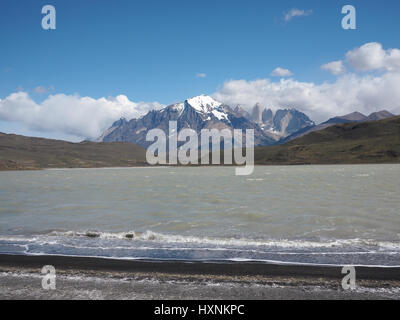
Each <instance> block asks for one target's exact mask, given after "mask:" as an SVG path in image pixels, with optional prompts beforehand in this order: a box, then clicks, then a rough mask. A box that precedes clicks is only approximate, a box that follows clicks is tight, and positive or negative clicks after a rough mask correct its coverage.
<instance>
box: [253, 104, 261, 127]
mask: <svg viewBox="0 0 400 320" xmlns="http://www.w3.org/2000/svg"><path fill="white" fill-rule="evenodd" d="M251 120H253V121H254V122H255V123H262V109H261V105H260V104H259V103H257V104H256V105H255V106H254V107H253V110H252V112H251Z"/></svg>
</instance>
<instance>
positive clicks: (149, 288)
mask: <svg viewBox="0 0 400 320" xmlns="http://www.w3.org/2000/svg"><path fill="white" fill-rule="evenodd" d="M44 265H53V266H54V267H55V269H56V272H57V273H56V274H57V282H56V290H44V289H42V286H41V281H42V277H43V275H42V274H41V268H42V267H43V266H44ZM356 272H357V281H356V284H357V287H356V289H355V290H343V289H342V286H341V281H342V278H343V276H344V275H342V274H341V267H336V266H335V267H328V266H327V267H325V266H301V265H273V264H265V263H256V262H252V263H245V262H243V263H242V262H235V263H226V262H223V263H222V262H221V263H218V262H212V263H211V262H203V263H202V262H178V261H127V260H115V259H102V258H85V257H65V256H20V255H0V299H139V300H140V299H162V300H173V299H195V300H196V299H228V300H229V299H230V300H236V299H245V300H246V299H273V300H275V299H340V300H351V299H400V268H380V267H356Z"/></svg>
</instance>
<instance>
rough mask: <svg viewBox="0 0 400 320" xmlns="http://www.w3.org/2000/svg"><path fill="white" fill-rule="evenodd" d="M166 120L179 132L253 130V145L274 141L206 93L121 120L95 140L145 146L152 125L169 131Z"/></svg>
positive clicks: (252, 123)
mask: <svg viewBox="0 0 400 320" xmlns="http://www.w3.org/2000/svg"><path fill="white" fill-rule="evenodd" d="M169 121H177V125H178V128H177V129H178V131H180V130H182V129H184V128H191V129H194V130H195V131H196V132H198V133H199V134H200V132H201V130H202V129H214V128H215V129H219V130H221V129H230V130H233V129H242V130H245V129H254V143H255V145H256V146H262V145H271V144H273V143H275V140H274V139H272V138H271V137H270V136H268V135H267V134H266V133H265V132H264V130H263V129H262V128H261V127H260V126H259V125H258V124H257V123H254V122H253V121H251V120H249V119H247V118H245V117H244V116H243V115H242V114H241V113H240V112H236V111H235V110H233V109H232V108H231V107H229V106H227V105H224V104H222V103H220V102H218V101H215V100H214V99H213V98H211V97H209V96H206V95H201V96H197V97H193V98H190V99H187V100H185V101H184V102H180V103H176V104H173V105H170V106H168V107H166V108H164V109H162V110H153V111H150V112H149V113H148V114H146V115H145V116H143V117H141V118H140V119H132V120H130V121H127V120H125V119H120V120H118V121H116V122H115V123H114V124H113V125H112V126H111V128H109V129H108V130H106V132H105V133H104V134H103V135H102V136H101V137H100V138H99V139H98V141H102V142H116V141H124V142H134V143H136V144H138V145H141V146H143V147H147V146H149V145H150V144H151V143H152V142H147V141H146V134H147V132H148V131H149V130H151V129H155V128H159V129H162V130H164V131H165V132H168V128H169Z"/></svg>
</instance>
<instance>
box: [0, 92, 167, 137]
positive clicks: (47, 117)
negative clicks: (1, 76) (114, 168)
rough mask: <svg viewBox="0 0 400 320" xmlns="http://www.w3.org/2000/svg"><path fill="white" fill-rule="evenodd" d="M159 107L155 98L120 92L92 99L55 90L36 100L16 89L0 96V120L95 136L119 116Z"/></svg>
mask: <svg viewBox="0 0 400 320" xmlns="http://www.w3.org/2000/svg"><path fill="white" fill-rule="evenodd" d="M162 107H163V106H162V105H161V104H159V103H157V102H153V103H146V102H138V103H135V102H133V101H130V100H129V99H128V98H127V97H126V96H124V95H120V96H117V97H109V98H100V99H93V98H90V97H80V96H78V95H65V94H57V95H50V96H49V97H48V98H47V99H45V100H44V101H43V102H41V103H40V104H38V103H36V102H35V101H34V100H32V99H31V97H30V96H29V95H28V94H27V93H26V92H17V93H13V94H11V95H9V96H8V97H6V98H5V99H3V100H0V120H3V121H13V122H17V123H19V124H20V125H22V126H24V127H25V128H27V129H30V130H36V131H43V132H54V133H63V134H67V135H71V136H75V137H80V138H82V139H84V138H97V137H99V136H100V135H101V134H102V133H103V131H104V130H105V129H107V128H108V127H110V125H111V124H112V123H113V122H114V121H115V120H118V119H119V118H121V117H124V118H127V119H132V118H137V117H140V116H142V115H143V114H145V113H147V112H148V111H149V110H153V109H160V108H162Z"/></svg>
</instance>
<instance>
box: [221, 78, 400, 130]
mask: <svg viewBox="0 0 400 320" xmlns="http://www.w3.org/2000/svg"><path fill="white" fill-rule="evenodd" d="M399 84H400V74H398V73H387V74H385V75H382V76H371V75H368V76H363V77H360V76H357V75H355V74H348V75H344V76H342V77H340V78H339V79H337V81H336V82H334V83H323V84H319V85H317V84H314V83H312V82H300V81H296V80H293V79H288V80H287V79H281V80H280V82H271V81H270V80H269V79H259V80H254V81H246V80H231V81H227V82H225V83H224V85H223V86H222V88H221V89H220V90H218V91H217V92H216V93H215V94H214V95H213V97H214V98H215V99H216V100H219V101H221V102H224V103H226V104H228V105H232V106H235V105H237V104H241V105H243V106H245V107H247V108H248V109H250V108H251V107H253V106H254V105H255V104H256V103H261V104H262V106H264V107H267V108H271V109H273V110H276V109H279V108H296V109H298V110H300V111H302V112H304V113H306V114H307V115H309V116H310V117H311V118H312V119H313V120H314V121H317V122H322V121H325V120H327V119H328V118H330V117H333V116H338V115H344V114H347V113H351V112H353V111H359V112H363V113H366V114H369V113H371V112H375V111H377V110H381V109H387V110H389V111H392V112H394V113H396V114H399V113H400V90H399V89H398V88H399Z"/></svg>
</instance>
